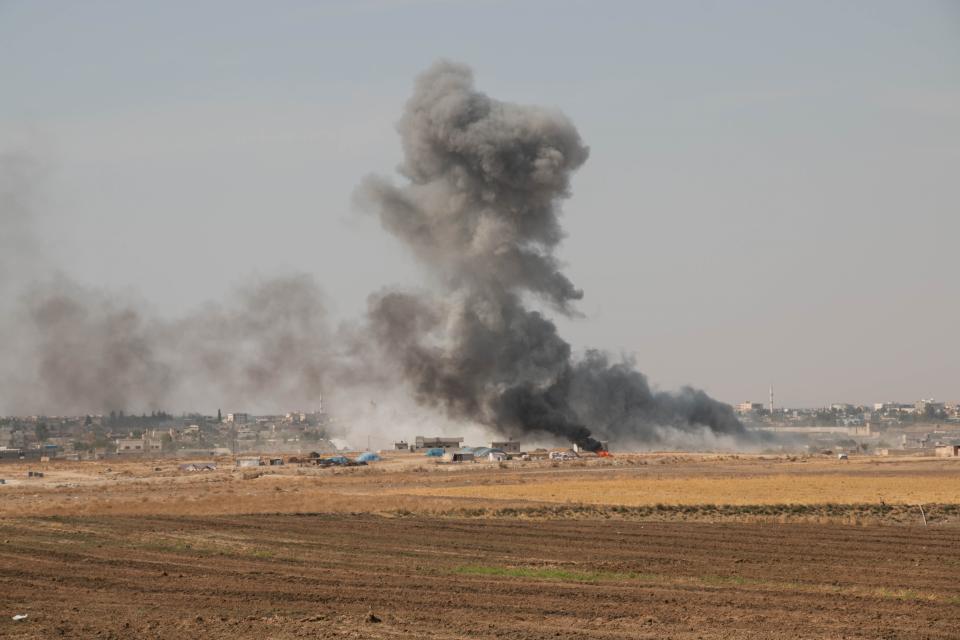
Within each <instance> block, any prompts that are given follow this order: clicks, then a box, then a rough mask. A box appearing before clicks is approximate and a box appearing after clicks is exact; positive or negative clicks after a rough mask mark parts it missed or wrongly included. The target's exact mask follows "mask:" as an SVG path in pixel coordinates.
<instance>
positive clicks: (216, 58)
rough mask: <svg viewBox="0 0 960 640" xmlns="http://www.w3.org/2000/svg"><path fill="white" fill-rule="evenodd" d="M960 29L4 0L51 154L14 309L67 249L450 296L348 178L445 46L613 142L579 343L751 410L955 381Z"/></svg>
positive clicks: (84, 262)
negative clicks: (748, 404) (362, 208)
mask: <svg viewBox="0 0 960 640" xmlns="http://www.w3.org/2000/svg"><path fill="white" fill-rule="evenodd" d="M506 13H509V16H510V20H504V19H503V16H504V15H505V14H506ZM865 14H869V16H870V19H869V20H865V19H864V15H865ZM117 25H123V28H118V27H117ZM958 30H960V8H958V6H957V4H956V3H951V2H936V1H921V2H913V3H899V2H892V1H882V2H870V3H867V2H852V3H843V4H840V5H838V4H836V3H828V2H803V3H792V4H780V3H778V4H777V6H772V5H769V6H768V5H757V4H756V3H746V2H729V3H723V4H717V5H703V4H700V3H663V4H659V5H655V4H648V3H631V2H610V3H597V4H595V3H588V4H563V5H559V4H557V3H548V2H529V3H522V4H514V3H510V4H507V3H501V2H489V3H477V4H474V3H459V2H450V3H434V2H416V1H414V2H401V3H386V2H329V3H294V2H278V3H271V4H270V5H269V6H267V5H265V4H264V5H258V4H256V3H240V4H237V3H227V2H204V3H185V2H169V3H148V2H128V3H119V4H118V3H102V2H89V3H82V4H80V3H65V2H60V3H58V2H52V3H33V2H24V1H16V0H14V1H9V2H4V3H2V4H0V74H2V76H3V77H4V78H5V83H4V86H5V91H4V100H3V101H2V102H0V154H14V155H17V156H18V157H20V156H26V157H29V158H30V159H31V160H30V162H31V167H32V169H31V170H30V171H29V172H28V173H29V175H27V176H19V177H18V179H21V178H22V179H24V180H28V181H29V184H30V188H29V191H30V198H29V207H30V216H31V225H33V227H34V228H33V230H32V234H33V235H31V236H30V241H31V242H34V243H35V246H33V247H31V254H30V255H42V256H43V261H42V262H43V265H44V266H43V269H37V270H35V271H34V270H33V268H34V267H33V265H32V264H31V263H30V262H31V260H32V259H31V258H25V259H23V260H17V261H16V262H12V263H8V262H6V261H5V259H4V258H2V257H0V293H3V296H4V298H5V301H4V302H3V303H0V313H4V314H9V313H11V311H10V304H9V302H10V301H11V300H14V299H15V298H16V296H17V295H18V289H17V288H16V287H15V286H13V285H9V286H7V285H5V284H4V283H5V282H8V283H9V281H11V280H17V279H18V278H19V277H21V276H24V277H29V278H33V277H47V275H49V273H50V272H53V271H56V270H59V271H61V272H64V273H67V274H69V275H70V276H71V277H72V278H74V279H75V280H77V281H78V282H80V283H82V284H83V285H84V286H88V287H90V288H91V289H92V290H97V291H100V290H106V291H111V292H118V293H117V295H123V296H130V297H132V298H134V299H136V300H138V301H140V303H142V304H143V305H144V306H145V307H149V308H150V309H152V310H153V311H155V312H156V313H158V314H160V315H171V316H179V315H182V314H184V313H188V312H189V311H190V310H192V309H194V308H196V307H198V306H199V305H202V304H204V303H205V302H206V301H209V300H223V299H224V298H225V297H228V296H230V295H231V293H230V292H231V291H232V290H233V289H234V287H235V286H237V285H238V284H243V283H244V282H246V281H248V280H250V279H251V278H258V277H272V276H284V275H287V274H296V273H307V274H310V275H311V276H312V277H313V278H315V279H316V281H317V282H318V283H319V285H320V287H321V288H322V289H323V291H324V292H325V297H326V303H327V305H328V307H329V309H330V312H331V314H332V315H333V317H334V318H335V319H337V320H338V321H340V320H347V319H351V318H356V317H358V316H359V315H360V314H361V313H362V312H363V310H364V309H365V308H366V300H367V296H368V295H369V294H370V293H372V292H375V291H378V290H380V289H381V288H383V287H389V286H393V285H402V286H411V285H412V286H429V285H430V282H429V280H428V279H427V278H426V277H425V276H424V274H423V273H422V272H421V270H420V269H419V268H418V266H417V265H416V264H415V263H414V262H413V261H412V260H411V259H410V258H409V257H408V256H407V255H406V253H405V252H404V250H403V248H402V247H400V246H398V244H397V243H396V242H394V241H393V239H391V238H390V237H389V236H388V235H387V234H384V233H383V232H382V230H381V229H379V228H378V225H377V223H376V221H375V220H373V219H372V218H369V217H364V216H360V215H358V214H357V213H356V212H355V210H354V205H353V204H352V198H353V192H354V189H355V188H356V186H357V185H358V184H359V183H360V181H361V180H362V179H363V177H364V176H365V175H367V174H369V173H371V172H376V173H380V174H384V175H388V176H390V175H394V173H395V172H394V169H395V166H396V165H397V163H398V161H399V159H400V153H401V151H400V141H399V139H398V137H397V133H396V131H395V123H396V121H397V119H398V117H399V114H400V113H401V111H402V108H403V103H404V101H405V100H406V99H407V97H408V96H409V94H410V90H411V86H412V83H413V79H414V77H415V76H416V74H417V73H419V72H421V71H422V70H423V69H424V68H425V67H427V66H428V65H429V64H431V63H432V62H433V61H434V60H436V59H438V58H449V59H453V60H458V61H463V62H466V63H469V64H470V65H471V66H472V67H473V68H474V70H475V72H476V76H477V83H478V86H479V87H480V88H481V89H483V90H485V91H489V92H490V94H491V95H495V96H497V97H498V98H501V99H505V100H512V101H516V102H519V103H527V104H538V105H545V106H547V107H550V108H556V109H559V110H561V111H563V112H564V113H565V114H567V115H568V116H569V117H570V119H571V120H572V121H573V123H574V124H575V125H576V127H577V128H578V130H579V131H580V134H581V135H582V137H583V140H584V142H585V143H586V144H587V145H589V146H590V158H589V159H588V160H587V161H586V163H585V165H584V166H583V168H582V169H580V170H579V171H578V172H577V173H576V174H575V175H574V176H573V179H572V197H571V198H570V200H569V201H567V202H566V203H565V205H564V218H563V224H564V227H565V229H566V231H567V237H566V240H565V241H564V243H563V244H562V245H561V247H560V249H559V256H560V258H561V259H562V260H563V261H564V262H565V263H566V266H565V268H564V270H565V273H567V274H568V275H569V277H570V279H571V280H572V282H573V284H574V285H575V286H577V287H580V288H582V289H583V290H584V292H585V296H584V299H583V300H582V301H581V302H580V303H579V304H578V305H577V306H578V310H579V311H580V312H581V314H582V315H581V316H580V317H572V318H563V317H556V318H555V319H556V321H557V323H558V325H559V326H560V331H561V333H562V335H564V336H565V337H566V338H568V339H569V340H571V342H572V344H573V346H574V347H575V348H576V349H578V350H584V349H589V348H602V349H604V350H607V351H609V352H611V353H613V354H615V355H618V354H625V355H626V356H628V357H632V358H634V359H635V360H636V362H637V366H638V368H639V369H640V370H641V371H643V372H644V373H645V374H646V375H647V376H648V377H649V379H650V382H651V384H652V385H654V386H655V387H658V388H663V389H675V388H678V387H680V386H682V385H687V384H689V385H692V386H695V387H698V388H703V389H705V390H706V391H707V392H709V393H710V394H711V395H713V396H715V397H716V398H718V399H720V400H723V401H725V402H728V403H730V404H732V405H736V404H739V403H741V402H744V401H752V402H759V403H763V404H766V403H767V392H768V387H769V385H770V384H771V383H772V384H773V386H774V392H775V396H776V399H775V404H776V405H777V406H790V407H818V406H830V405H831V404H833V403H840V402H851V403H855V404H865V405H869V404H873V403H875V402H882V401H897V402H914V401H915V400H917V399H920V398H936V399H937V400H941V401H946V402H957V401H960V341H958V340H957V337H956V324H957V318H960V297H958V296H957V294H956V273H957V266H956V264H955V263H956V245H957V238H958V237H960V216H957V214H956V209H957V205H958V203H960V183H958V181H957V180H956V177H955V173H956V170H955V167H956V166H957V161H958V159H960V37H958V35H960V33H958ZM533 33H536V34H537V36H538V37H537V38H536V39H533V40H532V39H531V37H530V36H531V34H533ZM492 34H496V35H495V36H494V35H492ZM2 168H3V167H2V166H0V169H2ZM4 184H7V178H6V177H4V178H3V181H2V182H0V186H3V185H4ZM2 213H3V215H4V217H5V218H6V219H5V220H3V223H4V224H6V223H7V222H9V216H10V215H11V214H10V212H9V211H8V210H4V211H3V212H2ZM0 231H3V229H0ZM11 238H13V240H11ZM22 238H26V236H22V237H21V236H15V235H11V234H7V237H6V238H0V248H3V249H7V248H9V245H8V244H7V243H13V242H16V243H18V244H23V243H21V239H22ZM4 271H5V272H4ZM3 357H4V356H2V355H0V358H3ZM211 403H212V406H213V408H214V409H215V408H216V403H217V400H216V399H211ZM131 409H133V408H131ZM167 409H168V410H172V411H180V410H184V409H190V407H168V408H167ZM196 409H197V410H203V411H209V410H210V407H206V406H203V407H196Z"/></svg>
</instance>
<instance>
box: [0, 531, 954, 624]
mask: <svg viewBox="0 0 960 640" xmlns="http://www.w3.org/2000/svg"><path fill="white" fill-rule="evenodd" d="M958 571H960V529H958V528H956V527H929V528H923V527H915V526H910V527H906V526H869V527H862V526H850V525H843V524H834V523H829V524H813V523H810V524H803V523H800V524H779V523H764V522H755V523H741V522H720V523H709V522H642V521H641V522H638V521H624V520H619V521H618V520H602V519H587V520H524V519H517V518H514V519H457V518H434V517H430V516H425V515H413V516H408V517H386V516H381V515H373V514H357V515H348V514H339V515H291V514H284V515H264V514H260V515H234V516H216V517H193V516H181V517H177V516H148V515H142V516H70V517H66V516H64V517H56V516H53V517H51V516H45V517H16V518H6V519H4V520H2V521H0V610H2V613H3V616H2V618H0V637H3V638H58V637H65V638H188V637H195V638H340V637H347V638H398V637H410V638H690V639H696V638H957V637H960V623H958V620H960V582H958V580H957V574H958ZM13 614H26V615H27V616H28V617H27V618H26V619H24V620H21V621H16V622H15V621H13V620H12V619H11V616H12V615H13Z"/></svg>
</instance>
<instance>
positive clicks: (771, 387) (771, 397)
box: [770, 384, 773, 417]
mask: <svg viewBox="0 0 960 640" xmlns="http://www.w3.org/2000/svg"><path fill="white" fill-rule="evenodd" d="M770 416H771V417H773V385H772V384H771V385H770Z"/></svg>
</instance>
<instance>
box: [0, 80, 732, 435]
mask: <svg viewBox="0 0 960 640" xmlns="http://www.w3.org/2000/svg"><path fill="white" fill-rule="evenodd" d="M398 128H399V132H400V135H401V140H402V144H403V150H404V161H403V163H402V165H401V167H400V173H401V175H402V177H403V183H402V184H400V185H395V184H393V183H392V182H391V181H390V180H388V179H385V178H381V177H369V178H367V179H366V180H365V181H364V182H363V184H362V185H361V186H360V187H359V188H358V189H357V196H358V200H359V201H360V202H361V203H363V204H364V205H365V207H366V208H368V209H370V210H372V211H374V212H375V213H376V214H377V215H378V216H379V219H380V221H381V223H382V226H383V227H384V228H385V229H386V230H387V231H389V232H390V233H391V234H393V235H394V236H395V237H397V238H398V239H399V240H400V241H401V242H402V243H403V244H404V245H405V246H407V247H408V248H409V249H410V250H411V252H412V254H413V255H414V256H415V257H416V259H417V260H419V261H420V262H421V263H422V264H423V265H424V266H425V267H426V269H427V270H428V272H429V273H430V274H432V279H433V282H432V283H431V286H432V289H431V291H430V292H427V293H424V292H401V291H389V290H387V291H383V292H381V293H377V294H374V295H372V296H371V297H370V299H369V308H368V310H367V314H366V316H365V317H364V318H363V319H362V320H360V321H359V322H356V323H352V324H349V323H348V324H346V325H343V326H340V327H338V328H337V329H336V330H332V329H331V328H330V327H329V326H328V320H327V314H326V312H325V304H324V300H323V296H322V294H321V292H320V289H319V287H318V285H317V283H316V282H315V281H314V279H313V278H311V277H309V276H294V277H289V278H282V279H277V280H270V281H263V282H257V283H254V284H251V285H249V286H246V287H243V288H241V289H240V290H238V291H236V292H234V293H233V294H232V295H231V296H229V297H228V298H227V299H226V300H225V301H224V302H222V303H219V304H210V305H207V306H205V307H203V308H201V309H198V310H197V311H196V312H194V313H192V314H189V315H188V316H186V317H181V318H174V319H169V318H163V317H162V316H160V315H158V314H156V313H152V312H151V310H150V306H149V305H148V304H146V303H144V302H142V301H138V300H131V299H130V298H129V297H124V296H119V295H116V294H114V293H110V292H105V291H101V290H97V289H92V288H88V287H85V286H82V285H80V284H78V283H76V282H74V281H73V280H72V279H70V278H69V277H66V276H64V275H62V274H60V275H56V274H55V271H54V270H53V269H51V268H49V267H48V266H47V265H46V264H44V265H43V266H42V268H39V267H37V264H38V263H37V261H35V260H29V259H27V256H26V255H23V256H20V257H17V253H16V251H21V250H22V249H23V248H24V247H28V246H29V245H30V243H31V241H32V239H33V235H32V230H31V215H32V214H31V207H30V198H29V193H30V190H31V189H30V177H31V176H30V173H31V171H30V162H29V161H28V160H25V158H24V157H20V156H4V157H2V158H0V209H2V211H0V213H2V218H0V225H2V226H0V242H2V243H3V244H2V247H0V248H2V249H3V254H2V256H0V260H2V262H0V269H2V271H0V290H3V289H4V288H6V289H7V292H8V293H9V292H13V291H18V292H20V293H19V294H18V295H17V296H13V295H7V296H5V299H16V300H17V304H16V306H15V307H14V308H12V309H4V310H3V316H2V319H0V338H2V339H3V342H4V343H5V344H6V345H8V348H5V349H4V353H3V355H2V358H0V411H7V412H13V413H36V412H43V413H47V414H51V413H60V414H63V413H74V414H77V413H87V412H100V411H109V410H111V409H125V410H135V411H139V410H153V409H170V408H172V409H176V410H179V409H184V408H186V409H191V408H201V407H202V408H210V407H211V406H224V407H238V408H239V407H242V408H243V409H245V410H250V411H258V410H276V409H278V408H296V407H301V408H311V407H314V406H316V402H317V401H318V400H319V398H320V394H321V392H323V393H324V394H325V397H327V396H332V397H333V399H334V402H335V403H336V404H338V405H339V406H345V405H349V404H353V405H355V406H360V405H364V404H369V405H371V406H372V404H373V403H370V402H369V400H370V399H371V398H373V397H376V398H394V397H396V392H397V390H401V389H402V390H406V392H407V393H408V394H409V395H412V397H413V398H414V399H415V401H416V403H418V404H419V406H420V407H421V408H422V409H427V410H430V411H433V412H434V413H435V415H436V411H437V410H439V411H440V412H441V413H442V414H443V420H438V422H443V421H445V420H453V421H456V422H458V423H460V424H471V425H477V424H479V425H482V426H484V427H485V428H486V429H488V430H491V431H494V432H496V433H498V434H500V435H504V436H517V437H523V438H525V439H528V440H529V439H531V438H534V439H540V438H544V439H552V440H557V441H570V442H576V443H578V444H580V445H582V446H584V447H587V448H591V449H595V448H597V447H598V446H599V444H600V443H599V440H610V441H611V442H612V443H614V444H616V445H620V446H632V445H656V444H666V445H669V446H678V444H679V445H686V446H714V445H716V444H718V443H720V442H723V443H725V444H732V443H733V442H734V440H736V439H745V438H746V432H745V430H744V428H743V427H742V425H741V424H740V423H739V421H738V420H737V419H736V417H735V416H734V414H733V412H732V410H731V408H730V407H729V406H727V405H725V404H722V403H719V402H717V401H715V400H712V399H711V398H709V397H708V396H707V395H706V394H704V393H703V392H702V391H697V390H694V389H689V388H687V389H682V390H681V391H679V392H677V393H664V392H659V391H655V390H653V389H651V388H650V386H649V384H648V383H647V380H646V378H645V377H644V375H643V374H642V373H640V372H639V371H637V370H636V368H635V367H634V366H633V363H631V362H626V361H618V362H611V361H610V359H609V358H608V356H606V355H605V354H603V353H600V352H597V351H588V352H587V353H586V354H585V355H584V356H582V357H575V356H574V355H573V353H572V350H571V347H570V345H569V344H568V343H567V342H566V341H564V340H563V339H562V338H561V337H560V336H559V334H558V333H557V328H556V326H555V324H554V323H553V321H552V320H551V319H550V317H549V316H548V315H547V314H545V313H543V312H541V311H538V310H535V309H534V308H531V304H530V303H531V302H533V301H537V302H539V303H540V304H539V306H540V307H542V308H544V309H548V310H551V311H552V312H553V313H557V314H563V315H575V314H576V309H575V304H576V301H577V300H579V299H580V298H582V296H583V292H582V291H580V290H579V289H578V288H577V287H576V286H574V284H573V283H572V282H571V281H570V279H569V278H568V277H567V276H566V275H565V274H564V273H563V271H562V269H561V265H560V264H559V262H558V261H557V259H556V257H555V256H554V250H555V249H556V247H557V246H558V244H559V243H560V242H561V240H562V239H563V237H564V233H563V229H562V227H561V225H560V220H559V203H560V202H561V201H562V200H563V199H565V198H567V197H569V195H570V179H571V176H572V174H573V173H574V172H575V171H576V170H577V169H578V168H579V167H580V166H582V165H583V163H584V162H586V160H587V158H588V156H589V150H588V148H587V147H586V146H585V145H584V143H583V141H582V140H581V139H580V135H579V133H578V132H577V130H576V128H575V127H574V126H573V124H572V123H571V122H570V121H569V120H568V119H567V118H566V117H565V116H564V115H563V114H561V113H559V112H556V111H552V110H548V109H542V108H537V107H529V106H520V105H514V104H509V103H504V102H499V101H496V100H493V99H491V98H489V97H487V96H486V95H484V94H483V93H480V92H478V91H477V90H475V89H474V86H473V77H472V73H471V71H470V70H469V69H468V68H467V67H465V66H462V65H458V64H452V63H449V62H440V63H437V64H436V65H434V66H433V67H432V68H430V69H429V70H428V71H427V72H425V73H424V74H423V75H422V76H420V77H419V78H418V80H417V82H416V86H415V90H414V93H413V96H412V97H411V98H410V100H409V101H408V103H407V106H406V110H405V112H404V114H403V117H402V119H401V121H400V123H399V126H398ZM359 397H362V398H363V400H362V402H361V401H358V400H357V398H359ZM377 411H378V412H379V411H382V410H380V409H377ZM396 435H400V434H396ZM403 435H409V434H403ZM724 439H727V440H724Z"/></svg>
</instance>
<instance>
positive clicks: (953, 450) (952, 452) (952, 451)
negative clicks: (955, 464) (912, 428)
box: [936, 444, 960, 458]
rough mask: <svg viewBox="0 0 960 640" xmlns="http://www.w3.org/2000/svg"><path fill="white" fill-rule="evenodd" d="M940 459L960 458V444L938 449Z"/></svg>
mask: <svg viewBox="0 0 960 640" xmlns="http://www.w3.org/2000/svg"><path fill="white" fill-rule="evenodd" d="M936 452H937V457H938V458H960V444H944V445H940V446H939V447H937V449H936Z"/></svg>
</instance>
